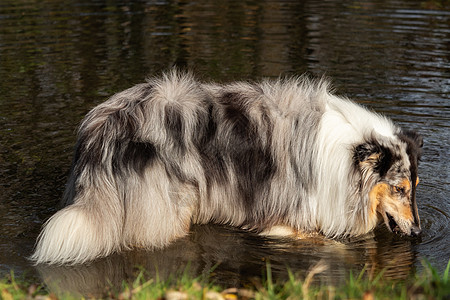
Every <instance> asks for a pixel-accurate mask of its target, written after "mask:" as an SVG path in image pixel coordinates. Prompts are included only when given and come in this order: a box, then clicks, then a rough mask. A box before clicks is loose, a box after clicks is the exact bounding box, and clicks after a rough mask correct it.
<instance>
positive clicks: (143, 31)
mask: <svg viewBox="0 0 450 300" xmlns="http://www.w3.org/2000/svg"><path fill="white" fill-rule="evenodd" d="M436 3H438V4H439V3H441V1H426V0H425V1H422V0H417V1H416V0H395V1H394V0H392V1H391V0H387V1H384V0H383V1H381V0H364V1H356V2H355V1H337V0H325V1H290V0H282V1H278V0H277V1H275V0H267V1H253V0H249V1H234V0H233V1H224V0H219V1H202V0H200V1H184V0H178V1H122V0H113V1H103V0H98V1H87V0H86V1H83V0H81V1H75V0H62V1H49V0H44V1H37V0H4V1H2V4H1V5H0V273H1V274H4V273H9V270H10V269H11V268H12V269H14V270H15V272H16V274H17V273H19V274H23V273H26V274H29V276H31V277H33V272H34V268H32V267H31V266H30V265H29V264H28V261H27V260H26V256H28V255H29V254H30V253H31V250H32V247H33V244H34V241H35V238H36V236H37V234H38V232H39V229H40V226H41V224H42V223H43V222H44V221H45V220H46V219H47V218H48V217H49V216H50V215H52V214H53V213H54V211H55V205H56V203H57V202H58V201H59V199H60V197H61V195H62V192H63V189H64V184H65V182H66V176H67V171H68V170H69V167H70V162H71V157H72V148H73V145H74V143H75V134H74V131H75V129H76V127H77V126H78V125H79V122H80V120H81V119H82V117H83V116H84V115H85V114H86V113H87V111H88V110H89V109H90V108H92V107H93V106H94V105H95V104H98V103H100V102H101V101H104V100H105V98H106V97H107V96H109V95H111V94H113V93H114V92H118V91H120V90H123V89H125V88H128V87H130V86H132V85H134V84H136V83H138V82H142V80H143V79H144V78H145V77H146V76H148V75H153V74H155V73H158V72H160V71H161V70H166V69H167V68H169V67H171V66H173V65H177V66H180V67H186V68H189V69H193V70H194V71H195V73H196V74H198V75H199V76H200V77H204V78H205V79H206V80H214V81H230V80H237V79H249V80H252V79H258V78H260V77H262V76H268V77H277V76H279V75H280V74H301V73H304V72H309V73H311V74H314V75H318V76H321V75H322V74H326V75H327V76H329V77H331V78H332V79H333V82H334V83H335V86H336V88H337V90H338V92H340V93H345V94H347V95H348V96H349V97H351V98H353V99H355V100H356V101H359V102H361V103H363V104H367V105H368V106H370V107H372V108H373V109H375V110H376V111H379V112H382V113H385V114H386V115H388V116H390V117H392V118H393V119H394V120H395V121H397V122H399V123H400V125H401V126H402V127H405V128H410V129H415V130H418V131H419V132H420V133H421V134H422V135H423V136H424V139H425V148H424V155H423V162H422V163H421V166H420V170H419V173H420V177H421V182H420V185H419V189H418V191H417V199H418V205H419V211H420V215H421V219H422V225H423V228H424V230H423V235H422V240H421V241H419V240H409V239H403V238H398V237H395V236H392V235H391V234H389V233H387V232H384V231H383V230H382V229H380V230H379V231H378V232H376V233H375V234H374V235H373V236H368V237H363V238H360V239H354V240H349V241H342V242H339V243H337V242H333V241H324V240H315V241H304V240H303V241H296V242H292V241H290V242H279V241H270V240H265V239H262V238H260V237H256V236H254V235H251V234H243V233H242V232H240V231H236V230H232V229H226V228H221V227H217V226H201V227H195V228H194V230H193V233H192V235H190V236H189V237H188V238H185V239H182V240H180V241H178V242H177V243H176V244H174V245H172V246H171V247H170V248H168V249H166V250H161V251H157V252H154V253H149V252H138V251H136V252H130V253H124V254H121V255H114V256H111V257H109V258H106V259H103V260H99V261H98V262H96V263H94V264H92V265H89V266H84V267H73V268H62V267H60V268H45V267H41V268H40V270H39V271H40V272H41V274H43V276H44V278H46V281H47V282H49V283H51V282H54V281H53V280H54V279H55V278H56V279H58V278H60V279H61V281H62V283H61V284H62V286H64V287H67V288H68V289H70V290H73V291H79V292H81V293H88V294H89V293H93V294H95V293H98V292H99V288H100V287H101V286H103V285H104V284H105V282H111V283H114V284H119V283H120V282H121V281H122V279H126V280H129V281H132V280H133V278H134V276H135V274H136V269H135V266H136V265H143V266H145V267H146V268H148V269H149V273H150V275H154V273H155V268H154V266H155V265H158V270H159V273H160V274H161V276H166V275H167V274H168V273H170V272H171V271H174V270H177V269H178V267H179V266H180V265H181V266H184V265H186V264H188V262H189V261H190V262H191V268H190V270H191V272H192V273H193V274H202V273H204V272H207V271H208V270H210V269H211V268H212V267H213V266H214V265H215V264H217V263H218V262H221V264H220V265H219V266H218V267H217V268H216V270H215V272H214V274H213V276H214V277H215V278H217V280H218V281H222V282H223V283H229V284H230V285H237V284H239V283H242V282H246V281H251V280H253V279H252V278H254V277H257V278H260V277H261V274H263V272H264V270H265V267H266V262H267V261H268V260H270V261H271V265H272V268H273V269H274V273H275V274H276V276H278V277H279V278H283V276H286V266H289V267H290V268H291V269H292V270H294V271H295V272H297V271H298V272H300V273H305V272H306V271H307V270H308V268H309V267H310V266H311V265H313V264H314V263H316V262H317V261H319V260H321V259H324V260H325V261H326V262H327V263H328V264H329V266H330V268H329V269H328V271H326V272H324V274H322V275H321V276H322V277H321V280H324V281H327V280H330V281H332V280H335V281H339V280H342V275H343V274H344V273H346V272H348V271H349V270H350V269H356V270H361V269H362V268H363V267H364V266H365V265H367V268H368V270H379V269H383V268H386V274H387V275H388V276H390V277H398V278H403V277H404V276H406V275H407V274H409V273H410V272H411V271H414V269H415V268H417V267H420V263H419V258H427V259H428V260H430V261H431V262H432V263H433V264H434V265H435V266H436V267H437V268H438V269H441V270H443V269H444V268H445V265H446V263H447V261H448V259H449V258H450V247H449V246H448V245H449V244H450V236H449V235H448V232H449V230H450V219H449V215H450V201H449V200H448V199H449V198H450V192H449V189H448V183H449V176H450V169H449V168H450V165H449V164H448V157H449V156H450V144H449V141H450V130H449V128H450V105H449V103H450V72H449V70H450V67H449V64H448V57H449V56H450V50H449V48H448V45H449V43H450V39H449V37H450V28H449V26H448V24H449V23H450V12H449V10H448V9H447V10H445V9H439V5H438V6H436ZM442 4H443V5H444V4H445V1H444V2H442ZM430 8H432V9H430ZM152 270H153V271H152ZM152 272H153V273H152Z"/></svg>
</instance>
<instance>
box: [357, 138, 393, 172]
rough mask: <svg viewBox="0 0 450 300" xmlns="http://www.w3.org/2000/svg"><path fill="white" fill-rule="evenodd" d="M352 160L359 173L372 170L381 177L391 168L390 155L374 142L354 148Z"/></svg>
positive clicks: (385, 149)
mask: <svg viewBox="0 0 450 300" xmlns="http://www.w3.org/2000/svg"><path fill="white" fill-rule="evenodd" d="M353 160H354V162H355V164H356V165H357V166H358V167H359V168H360V169H361V171H365V172H366V171H368V170H372V171H373V172H376V173H379V175H380V177H382V176H384V175H385V174H386V173H387V171H388V170H389V168H390V167H391V166H392V153H391V151H390V150H389V149H388V148H386V147H384V146H381V145H380V144H378V143H376V142H366V143H362V144H359V145H357V146H356V147H355V148H354V150H353Z"/></svg>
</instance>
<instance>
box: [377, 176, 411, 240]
mask: <svg viewBox="0 0 450 300" xmlns="http://www.w3.org/2000/svg"><path fill="white" fill-rule="evenodd" d="M410 191H411V183H410V181H409V180H408V179H403V180H402V181H401V182H400V183H399V184H398V185H396V186H390V185H389V184H387V183H384V182H382V183H378V184H376V185H375V186H374V187H373V188H372V190H371V191H370V192H369V200H370V206H369V215H370V218H371V219H374V218H375V217H378V215H377V213H379V215H381V216H382V217H383V219H384V222H385V224H386V226H388V228H389V227H390V225H389V223H390V221H389V218H388V216H387V214H389V215H390V216H392V217H393V218H394V220H395V221H396V223H397V224H398V225H399V226H397V227H396V228H397V230H401V231H402V232H404V233H408V234H409V230H410V229H408V228H407V227H405V226H407V225H404V224H408V223H411V224H412V223H413V220H414V217H413V212H412V208H411V204H410V202H409V201H408V199H409V193H410ZM405 222H407V223H405ZM402 224H403V225H402ZM399 227H400V228H399Z"/></svg>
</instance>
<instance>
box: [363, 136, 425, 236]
mask: <svg viewBox="0 0 450 300" xmlns="http://www.w3.org/2000/svg"><path fill="white" fill-rule="evenodd" d="M422 145H423V140H422V138H421V137H420V136H419V135H418V134H416V133H415V132H410V131H406V132H401V133H399V134H397V135H396V136H395V138H385V137H378V138H375V137H371V138H370V139H368V141H367V142H365V143H362V144H359V145H358V146H356V147H355V148H354V160H355V163H356V165H357V169H358V170H359V171H360V174H361V191H362V192H365V193H368V199H369V203H368V209H369V217H370V218H378V219H381V220H383V221H384V223H385V224H386V226H387V228H388V229H389V230H390V231H392V232H395V233H400V234H406V235H411V236H417V235H419V234H420V232H421V227H420V219H419V213H418V210H417V203H416V186H417V184H418V183H419V176H418V173H417V167H418V161H419V158H420V154H421V148H422Z"/></svg>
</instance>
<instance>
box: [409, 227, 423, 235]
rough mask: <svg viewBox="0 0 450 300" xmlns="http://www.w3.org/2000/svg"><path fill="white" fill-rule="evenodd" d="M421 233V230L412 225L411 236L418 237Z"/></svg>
mask: <svg viewBox="0 0 450 300" xmlns="http://www.w3.org/2000/svg"><path fill="white" fill-rule="evenodd" d="M421 232H422V229H420V227H419V226H416V225H413V226H412V227H411V236H419V235H420V233H421Z"/></svg>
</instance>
